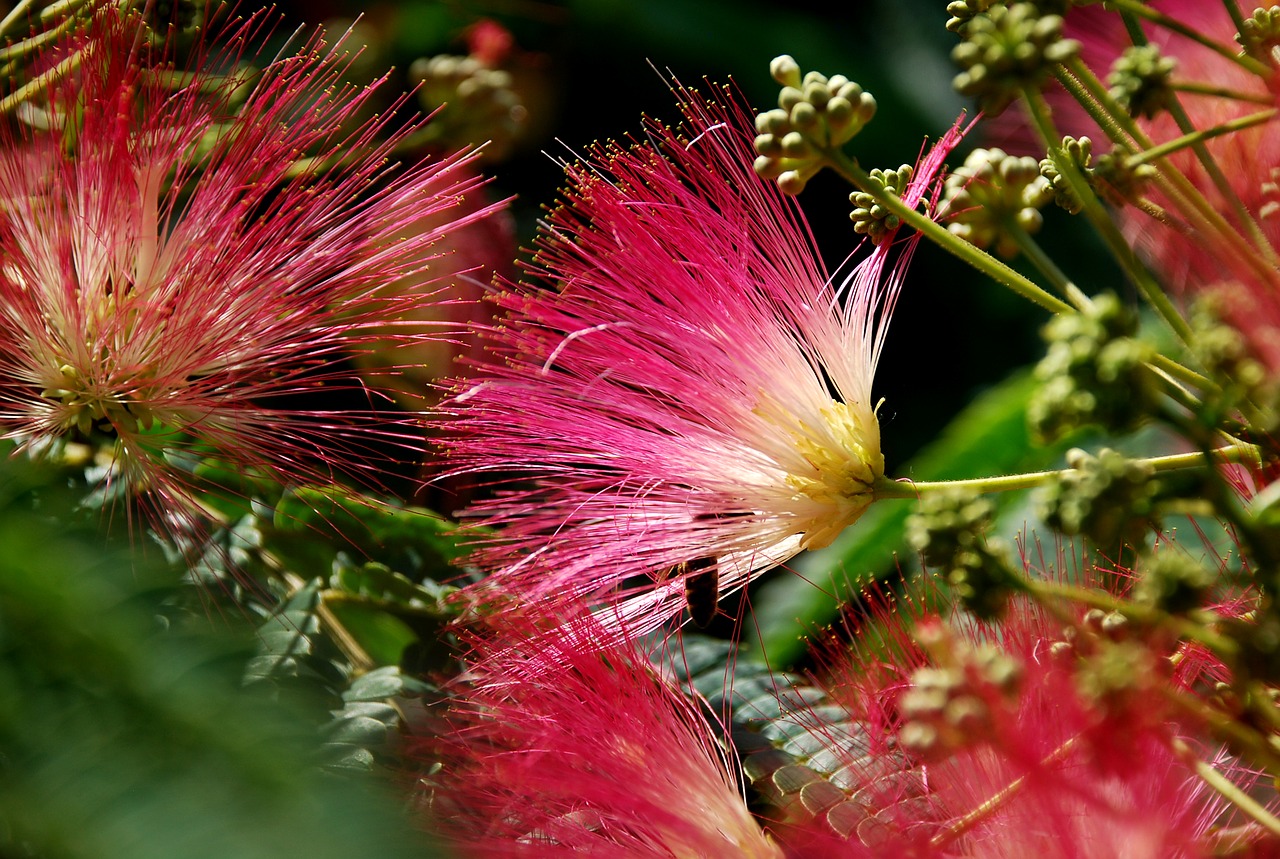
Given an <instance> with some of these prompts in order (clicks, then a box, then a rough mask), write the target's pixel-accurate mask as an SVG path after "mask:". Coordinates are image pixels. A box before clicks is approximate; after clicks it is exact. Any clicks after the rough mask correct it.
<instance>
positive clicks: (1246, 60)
mask: <svg viewBox="0 0 1280 859" xmlns="http://www.w3.org/2000/svg"><path fill="white" fill-rule="evenodd" d="M1111 5H1112V6H1113V7H1114V8H1117V9H1119V10H1120V11H1122V12H1125V13H1127V14H1130V15H1134V16H1136V17H1138V18H1145V19H1146V20H1148V21H1150V22H1151V23H1153V24H1155V25H1157V26H1160V27H1164V28H1165V29H1166V30H1170V31H1172V32H1174V33H1177V34H1178V35H1180V36H1184V37H1186V38H1188V39H1190V40H1191V41H1193V42H1196V43H1197V44H1200V45H1203V46H1204V47H1206V48H1208V49H1209V50H1211V51H1213V52H1214V53H1215V54H1218V55H1219V56H1222V57H1224V58H1226V59H1228V60H1230V61H1231V62H1233V63H1235V64H1236V65H1238V66H1240V67H1241V68H1243V69H1244V70H1245V71H1247V72H1249V73H1250V74H1254V75H1257V76H1258V77H1260V78H1263V79H1269V78H1270V77H1271V67H1270V66H1268V65H1266V64H1265V63H1260V62H1258V61H1257V60H1255V59H1254V58H1253V57H1250V56H1247V55H1245V56H1240V55H1239V54H1237V53H1236V52H1235V49H1234V48H1229V47H1227V46H1225V45H1220V44H1218V43H1217V42H1215V41H1214V40H1213V39H1210V38H1209V37H1208V36H1206V35H1204V34H1203V33H1201V32H1199V31H1197V30H1194V29H1192V28H1191V27H1188V26H1187V25H1186V24H1184V23H1182V22H1181V21H1178V20H1176V19H1174V18H1170V17H1169V16H1168V15H1165V14H1164V13H1162V12H1158V11H1156V10H1155V9H1153V8H1151V7H1150V6H1148V5H1146V4H1145V3H1144V2H1139V0H1111Z"/></svg>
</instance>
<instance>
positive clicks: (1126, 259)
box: [1023, 87, 1191, 343]
mask: <svg viewBox="0 0 1280 859" xmlns="http://www.w3.org/2000/svg"><path fill="white" fill-rule="evenodd" d="M1023 100H1024V101H1025V103H1026V105H1027V110H1028V112H1029V113H1030V114H1031V120H1032V122H1033V123H1034V125H1035V126H1036V130H1037V131H1038V132H1039V133H1040V137H1041V139H1042V140H1044V143H1045V146H1046V147H1047V148H1048V150H1049V157H1050V158H1051V159H1053V162H1054V164H1056V165H1057V167H1058V172H1059V173H1061V174H1062V177H1063V178H1064V179H1065V180H1066V182H1067V185H1068V186H1069V187H1070V189H1071V191H1072V192H1073V193H1074V194H1075V196H1076V198H1077V199H1078V200H1080V202H1081V204H1082V205H1083V207H1084V208H1083V211H1084V215H1085V217H1086V218H1088V220H1089V223H1090V224H1092V225H1093V228H1094V229H1095V230H1097V232H1098V235H1099V236H1101V237H1102V240H1103V242H1104V243H1105V244H1106V245H1107V248H1108V249H1109V250H1110V251H1111V254H1112V256H1114V257H1115V259H1116V262H1118V263H1119V264H1120V267H1121V268H1122V269H1123V270H1124V272H1125V275H1126V276H1127V277H1128V278H1129V280H1130V282H1132V283H1133V284H1134V285H1135V286H1137V288H1138V291H1139V292H1141V293H1142V296H1143V298H1145V299H1146V300H1147V303H1148V304H1150V305H1151V306H1152V308H1154V309H1155V311H1156V313H1157V314H1159V316H1160V318H1161V319H1163V320H1164V321H1165V324H1166V325H1168V326H1169V327H1170V328H1171V329H1172V330H1173V332H1174V333H1175V334H1176V335H1177V336H1178V339H1180V340H1182V341H1183V342H1184V343H1187V342H1190V340H1191V326H1190V325H1188V324H1187V321H1186V320H1185V319H1183V318H1182V314H1180V313H1178V310H1177V308H1176V307H1174V306H1173V302H1172V301H1170V300H1169V296H1167V295H1165V293H1164V290H1163V289H1161V288H1160V284H1158V283H1157V282H1156V280H1155V278H1154V277H1152V276H1151V272H1149V271H1148V270H1147V268H1146V266H1144V265H1143V264H1142V263H1141V262H1140V261H1139V260H1138V257H1137V256H1136V255H1135V254H1134V252H1133V248H1131V247H1130V246H1129V243H1128V242H1127V241H1125V238H1124V236H1123V235H1121V233H1120V230H1119V228H1118V227H1116V225H1115V223H1114V222H1113V221H1112V220H1111V216H1110V215H1108V214H1107V210H1106V209H1105V208H1104V207H1103V205H1102V201H1101V200H1099V199H1098V196H1097V194H1095V193H1094V192H1093V188H1092V187H1091V186H1090V185H1089V182H1088V180H1087V179H1086V178H1085V177H1084V176H1083V175H1082V174H1081V173H1080V170H1079V169H1078V168H1077V167H1076V165H1075V163H1074V162H1073V161H1072V160H1071V158H1070V157H1068V156H1067V155H1066V153H1064V152H1063V151H1062V137H1061V135H1059V134H1058V132H1057V129H1056V128H1055V127H1054V125H1053V119H1052V117H1051V115H1050V110H1049V106H1048V105H1047V104H1045V102H1044V97H1043V96H1042V95H1041V94H1040V93H1039V92H1038V91H1036V90H1034V89H1032V88H1031V87H1026V88H1025V89H1024V91H1023Z"/></svg>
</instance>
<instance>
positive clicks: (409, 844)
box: [0, 460, 433, 859]
mask: <svg viewBox="0 0 1280 859" xmlns="http://www.w3.org/2000/svg"><path fill="white" fill-rule="evenodd" d="M19 472H25V469H23V468H22V467H21V466H20V465H19V464H18V463H17V461H15V460H7V461H0V487H5V489H4V491H0V855H3V856H15V857H16V856H46V857H59V859H100V857H104V856H128V857H130V859H173V857H181V859H279V857H284V856H299V857H307V859H350V857H352V856H369V855H376V856H379V857H383V859H400V857H404V859H409V857H422V856H429V855H433V850H432V847H431V846H430V845H429V844H427V843H424V839H423V838H422V837H421V836H420V835H419V834H418V833H416V832H415V831H414V829H413V827H412V826H411V825H410V824H409V821H408V820H407V819H406V818H405V817H404V814H403V812H402V808H403V806H404V797H403V796H400V795H397V794H395V793H394V792H392V791H390V790H387V789H386V786H385V785H383V784H381V783H379V782H376V781H374V780H372V779H367V778H346V779H335V778H333V777H331V776H328V775H326V774H325V773H323V772H322V771H321V770H320V768H319V767H317V766H316V765H315V760H316V755H317V753H318V751H319V749H320V747H321V744H320V740H319V737H318V736H317V735H316V732H315V723H314V720H313V719H312V718H311V715H310V710H309V709H308V706H307V705H306V704H305V703H304V702H303V703H300V702H299V701H298V699H297V698H296V696H294V695H292V694H291V693H290V690H289V688H288V684H280V685H276V686H274V687H273V686H268V685H266V684H253V685H250V686H247V687H246V686H245V685H244V684H243V683H242V682H241V671H242V668H243V664H244V660H245V656H246V655H247V653H248V651H249V649H250V645H251V644H252V639H251V637H250V636H249V634H248V633H249V630H242V634H239V635H233V634H231V632H230V631H229V630H228V629H227V624H225V623H221V622H219V623H216V624H215V623H210V622H209V620H208V619H207V618H206V617H205V616H203V615H197V616H195V617H193V618H191V619H190V620H189V622H188V621H183V620H182V619H181V618H177V619H176V620H175V618H174V617H171V616H170V614H171V613H170V610H169V609H170V606H171V604H172V601H173V600H174V599H175V597H176V596H177V595H179V594H181V593H183V589H184V588H186V587H189V586H188V585H183V584H182V581H183V580H182V576H181V571H179V570H174V569H171V568H167V567H164V566H161V565H159V564H158V561H159V557H158V553H156V552H155V551H154V550H151V551H149V552H148V553H147V555H143V554H142V553H136V554H135V553H134V552H133V551H131V547H130V546H129V545H127V543H122V544H119V545H117V544H112V543H109V542H107V541H106V540H105V539H104V538H103V537H102V536H101V535H100V534H98V533H97V532H96V531H95V530H92V529H90V528H88V527H86V526H84V525H76V524H74V523H75V522H76V518H77V517H76V516H75V515H74V514H73V513H72V511H73V510H74V506H75V504H76V503H77V502H78V500H79V499H76V498H63V497H60V493H59V492H58V491H57V490H56V488H55V486H56V484H48V485H45V486H41V487H40V488H39V489H38V491H36V490H33V491H26V490H22V489H19V490H14V489H13V487H16V486H24V485H26V486H29V485H31V483H30V482H29V472H27V473H23V474H19ZM37 500H38V504H37V503H36V501H37ZM312 596H313V595H312V594H310V593H303V594H299V595H295V599H294V600H291V601H290V603H289V605H288V606H287V607H286V610H285V611H284V612H283V613H282V615H281V617H285V616H289V617H293V618H294V623H295V627H296V628H297V629H310V628H311V627H310V617H311V615H310V613H309V612H308V611H307V608H306V607H307V605H308V600H309V599H311V598H312ZM166 617H167V618H168V621H166V622H161V620H160V619H161V618H166ZM272 622H273V623H279V622H280V618H279V617H278V618H273V619H272ZM304 642H309V643H310V645H311V646H310V649H308V647H306V646H304ZM271 647H272V648H274V650H273V651H271V652H268V653H264V654H263V655H262V657H261V660H260V662H261V669H262V673H263V674H264V676H269V677H277V676H279V675H280V674H286V673H288V668H289V666H292V665H296V666H302V665H305V664H307V663H308V661H309V660H311V659H312V658H313V656H312V652H313V651H315V650H316V649H317V648H316V647H315V640H314V639H312V638H310V637H309V636H308V635H307V634H306V633H294V634H287V633H286V634H280V635H273V636H272V637H271ZM264 693H270V694H264ZM370 712H372V711H370ZM377 712H378V714H379V715H380V714H381V713H382V711H377ZM375 721H376V720H375Z"/></svg>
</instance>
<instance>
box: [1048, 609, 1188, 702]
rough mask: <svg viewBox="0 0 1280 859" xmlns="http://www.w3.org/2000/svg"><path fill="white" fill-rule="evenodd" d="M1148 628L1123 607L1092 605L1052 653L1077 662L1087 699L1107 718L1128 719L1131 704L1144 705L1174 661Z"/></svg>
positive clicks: (1078, 681) (1078, 684)
mask: <svg viewBox="0 0 1280 859" xmlns="http://www.w3.org/2000/svg"><path fill="white" fill-rule="evenodd" d="M1146 632H1147V630H1146V629H1144V628H1143V627H1142V625H1140V624H1136V623H1134V622H1133V621H1132V620H1131V619H1130V618H1129V617H1127V616H1126V615H1125V614H1124V613H1123V612H1119V611H1105V610H1103V609H1098V608H1093V609H1089V611H1087V612H1085V614H1084V617H1082V618H1081V619H1080V622H1079V624H1078V625H1077V626H1069V627H1067V628H1066V629H1065V630H1063V638H1062V640H1061V641H1057V642H1055V643H1054V644H1052V645H1051V646H1050V647H1049V653H1050V655H1051V656H1053V658H1054V659H1057V660H1063V661H1069V662H1071V663H1072V673H1073V675H1074V678H1075V686H1076V690H1077V692H1078V693H1079V695H1080V699H1081V700H1082V701H1085V702H1088V703H1089V704H1090V705H1091V706H1092V707H1094V708H1096V709H1097V710H1099V711H1101V713H1100V715H1101V716H1103V717H1104V718H1105V717H1106V716H1107V715H1110V716H1113V717H1117V718H1119V719H1121V720H1124V719H1125V718H1127V717H1128V716H1129V715H1130V714H1131V713H1132V708H1134V707H1138V708H1141V707H1142V706H1143V701H1142V699H1141V696H1142V695H1144V694H1147V693H1148V692H1149V690H1150V683H1151V681H1152V679H1154V678H1156V677H1159V676H1161V674H1162V670H1164V669H1167V666H1168V664H1169V663H1168V661H1167V660H1163V661H1162V660H1161V658H1160V654H1161V649H1160V647H1159V646H1158V645H1157V643H1156V642H1155V641H1153V640H1151V637H1150V636H1149V635H1147V634H1146Z"/></svg>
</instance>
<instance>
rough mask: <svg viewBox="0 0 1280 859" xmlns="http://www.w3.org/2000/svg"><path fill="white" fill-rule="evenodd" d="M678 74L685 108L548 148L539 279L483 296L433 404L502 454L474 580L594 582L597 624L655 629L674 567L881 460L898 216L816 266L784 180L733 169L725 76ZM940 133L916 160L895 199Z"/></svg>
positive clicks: (898, 269)
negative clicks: (630, 132)
mask: <svg viewBox="0 0 1280 859" xmlns="http://www.w3.org/2000/svg"><path fill="white" fill-rule="evenodd" d="M678 95H679V96H680V97H681V99H682V102H683V103H682V110H683V113H684V119H685V124H684V126H683V127H682V128H681V129H679V130H676V129H671V128H668V127H666V126H663V125H661V124H659V123H656V122H655V123H650V124H649V125H648V127H647V128H646V133H645V136H646V140H645V142H643V143H633V144H631V145H622V144H609V145H604V146H598V147H596V148H594V149H593V150H592V151H591V152H590V154H589V156H588V157H587V158H586V159H584V160H582V161H581V162H579V163H575V164H571V165H567V166H566V169H567V172H568V178H569V186H568V189H567V191H566V192H565V194H564V201H563V204H562V205H560V206H559V207H558V208H556V209H554V210H553V211H551V212H550V214H549V215H548V216H547V218H546V221H545V222H544V223H543V225H542V229H541V232H540V237H539V240H538V245H539V248H538V254H537V257H536V258H535V261H534V263H533V265H532V266H531V274H532V275H533V276H534V277H536V278H538V279H540V280H541V281H542V282H539V283H534V282H529V281H526V282H524V283H520V284H508V285H506V286H505V287H504V288H503V290H502V291H501V293H500V294H499V295H498V296H497V299H496V300H497V301H498V303H499V304H500V305H501V307H502V308H503V309H504V310H505V311H506V314H507V318H506V320H505V322H504V324H502V325H501V326H499V327H496V328H495V329H494V330H493V331H492V332H490V334H489V337H490V344H491V345H490V348H491V349H492V350H493V352H495V353H496V355H497V356H498V357H499V358H501V360H502V362H503V363H502V365H501V366H498V367H496V368H491V369H489V370H488V371H487V372H485V373H482V374H480V375H479V376H478V377H477V378H476V379H474V380H472V381H470V382H468V383H467V384H466V386H465V387H464V388H463V389H462V390H461V391H460V392H459V393H458V395H457V396H455V397H454V398H453V400H452V401H450V402H447V403H446V404H445V406H444V408H445V410H446V411H448V412H451V413H452V416H453V418H454V419H455V420H454V421H453V423H452V429H453V433H454V434H453V437H452V438H451V440H449V441H448V442H447V444H448V447H449V452H450V454H451V455H452V457H453V463H454V466H453V470H454V472H455V473H457V472H463V473H468V472H469V473H477V474H490V473H492V474H495V475H498V476H497V478H496V479H497V480H499V481H505V480H508V479H510V478H512V477H513V476H514V478H515V482H514V483H513V484H512V485H511V486H509V487H508V488H506V489H504V490H502V491H500V492H499V493H498V494H497V495H496V496H495V497H493V498H491V499H489V500H486V501H482V502H479V503H477V504H475V505H473V507H472V508H471V509H470V510H469V511H468V512H469V514H470V515H472V516H474V517H477V518H478V520H479V521H480V522H481V523H483V524H485V525H489V526H492V529H491V531H489V532H488V533H489V534H491V535H492V536H491V537H486V539H487V540H488V541H489V542H488V543H487V544H486V545H485V546H483V547H482V549H481V551H480V552H479V553H478V561H479V563H480V564H481V566H483V567H484V568H486V569H487V570H488V571H491V573H492V575H491V576H490V578H489V579H488V580H487V581H486V582H484V583H482V584H481V585H479V586H477V588H474V589H473V593H474V594H475V595H476V597H477V598H478V599H481V600H483V599H484V598H485V594H486V593H487V592H489V591H490V590H493V591H496V592H498V593H504V594H515V595H516V596H517V597H518V598H519V599H523V600H533V601H546V602H547V603H548V604H549V605H553V606H554V605H555V604H556V603H559V602H561V601H564V600H570V599H578V598H585V599H587V600H597V601H598V600H600V599H602V598H603V597H605V595H610V600H611V605H610V607H609V608H608V609H607V610H606V611H607V612H608V613H611V614H612V615H613V617H612V619H611V620H610V625H611V626H615V627H616V626H622V627H625V628H627V629H629V630H631V632H632V633H640V632H643V631H647V630H651V629H653V628H655V627H657V626H658V625H660V624H661V623H663V622H664V621H666V620H667V619H669V618H671V617H673V616H675V615H676V614H678V613H679V612H680V611H681V609H682V607H683V606H684V605H685V601H686V586H687V584H688V583H689V582H691V581H698V580H700V581H701V582H702V583H703V584H713V585H714V587H713V588H712V590H714V591H715V592H716V595H717V596H718V595H723V594H726V593H731V592H733V591H735V590H737V589H739V588H741V587H742V586H743V585H745V584H746V583H747V582H748V581H749V580H750V579H751V578H752V577H753V576H755V575H757V574H758V573H759V572H761V571H763V570H765V569H768V568H770V567H773V566H775V565H777V564H780V563H783V562H785V561H786V560H787V559H788V558H791V557H792V556H794V555H795V554H796V553H797V552H799V551H801V550H803V549H809V548H816V547H821V546H824V545H826V544H828V543H829V542H830V541H831V540H832V539H834V537H835V536H836V535H837V534H838V533H840V531H841V530H842V529H844V528H845V527H846V526H848V525H850V524H852V523H853V522H855V521H856V520H857V519H858V517H859V516H860V515H861V514H862V513H863V511H865V510H866V508H867V506H868V505H869V504H870V503H871V501H872V499H873V498H874V495H875V487H876V485H877V483H878V482H880V481H882V480H883V479H884V458H883V455H882V454H881V450H880V429H879V424H878V421H877V418H876V404H875V402H874V401H873V399H872V393H871V384H872V377H873V375H874V372H875V367H876V362H877V360H878V358H879V355H880V351H881V347H882V345H883V343H884V337H885V331H886V327H885V326H886V323H887V322H888V318H889V314H890V313H891V311H892V309H893V305H894V302H895V300H896V297H897V294H898V290H899V287H900V285H901V281H902V276H903V268H904V266H905V263H906V260H907V258H908V257H909V255H910V251H911V249H912V247H913V246H914V241H915V239H914V238H912V239H908V240H906V241H905V242H902V243H899V245H898V246H896V247H895V245H894V243H893V242H892V241H884V242H882V243H881V244H879V245H878V246H877V247H876V248H875V249H874V250H873V251H872V252H871V254H870V255H869V256H867V257H866V258H865V259H864V260H863V261H862V262H860V263H859V264H858V265H857V266H856V267H854V268H853V269H852V271H851V272H850V273H849V274H848V276H847V277H845V278H844V279H843V280H835V279H833V278H832V276H831V275H830V274H829V273H828V272H827V271H826V269H825V268H824V267H823V264H822V263H821V261H820V258H819V256H818V254H817V251H816V249H815V247H814V243H813V238H812V236H811V234H810V232H809V230H808V227H807V226H806V224H805V222H804V220H803V218H802V216H801V215H800V213H799V210H798V209H797V207H796V206H795V204H794V202H793V201H791V200H790V199H788V198H785V197H783V196H782V195H781V194H780V193H779V192H778V191H777V190H776V188H775V187H774V186H772V185H771V184H769V183H768V182H765V181H763V180H761V179H759V178H758V177H756V176H755V174H754V173H753V171H752V162H753V159H754V157H755V153H754V151H753V149H752V140H753V137H754V130H753V127H752V121H751V119H750V117H749V116H747V114H746V113H745V111H744V110H743V109H742V108H741V107H740V106H738V104H737V103H736V102H735V101H734V97H733V95H732V93H730V92H729V91H728V90H727V89H726V90H725V91H724V92H723V93H721V94H720V97H721V98H722V102H721V103H717V102H716V101H715V100H713V99H708V98H707V97H705V96H703V95H701V94H699V93H695V92H692V91H689V90H686V89H683V88H681V89H680V90H679V92H678ZM958 136H959V132H958V131H956V130H953V131H952V133H950V134H948V135H947V137H946V138H944V140H943V141H942V143H941V144H939V145H938V146H935V147H934V149H933V150H932V153H931V154H930V155H929V156H928V157H927V159H925V161H924V162H923V163H922V164H921V165H918V167H917V169H916V171H915V178H914V179H913V180H912V182H911V184H910V186H909V187H908V188H907V189H906V191H905V192H904V195H903V196H904V199H906V201H907V202H908V204H910V205H916V204H917V203H919V202H920V201H922V200H925V199H926V198H928V197H929V196H930V193H931V190H930V189H931V188H932V187H933V180H934V178H935V176H936V174H937V173H938V171H939V169H940V168H941V164H942V160H943V158H945V156H946V153H947V152H948V151H949V150H950V148H951V147H952V146H954V144H955V141H956V140H957V139H958ZM899 251H900V253H899ZM891 260H892V262H891ZM709 577H710V578H711V579H712V580H711V581H710V582H708V578H709ZM689 586H692V585H689Z"/></svg>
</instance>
